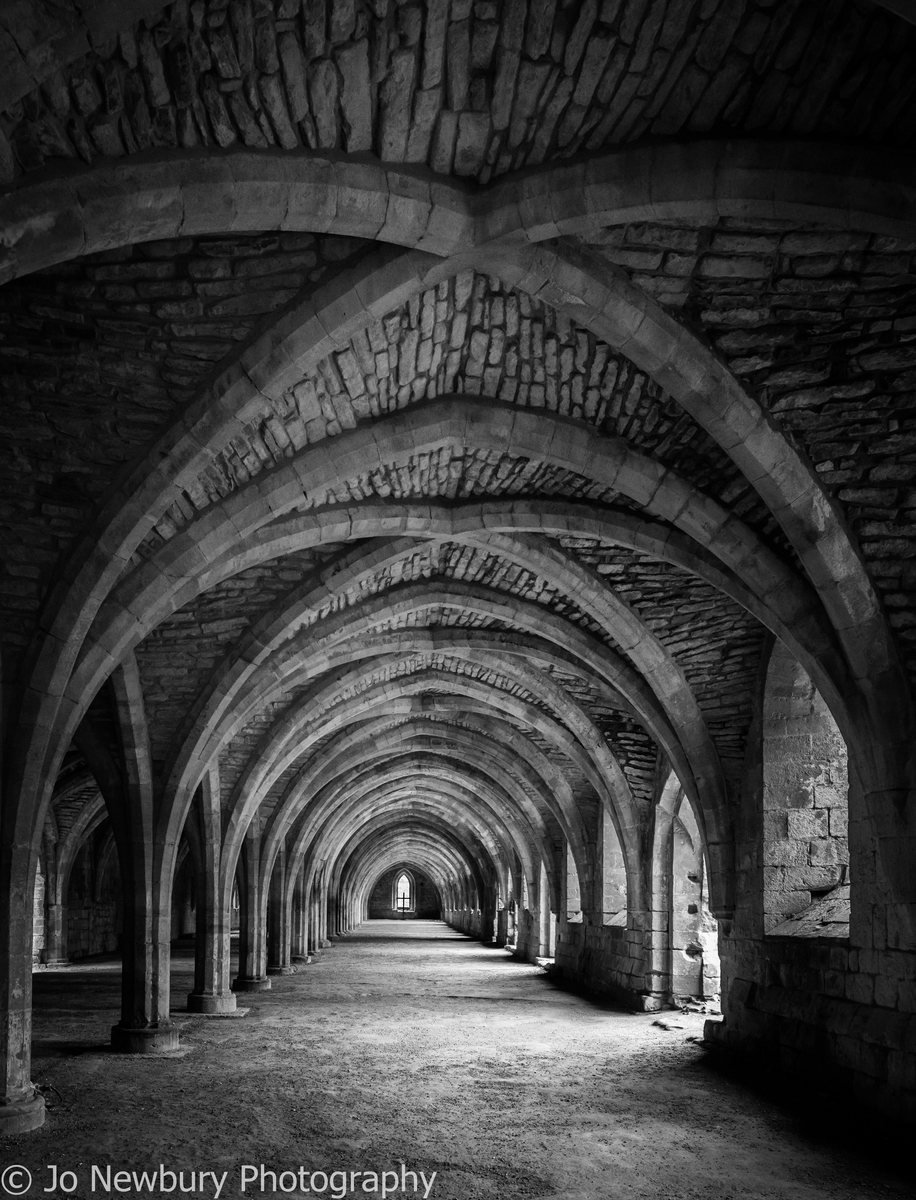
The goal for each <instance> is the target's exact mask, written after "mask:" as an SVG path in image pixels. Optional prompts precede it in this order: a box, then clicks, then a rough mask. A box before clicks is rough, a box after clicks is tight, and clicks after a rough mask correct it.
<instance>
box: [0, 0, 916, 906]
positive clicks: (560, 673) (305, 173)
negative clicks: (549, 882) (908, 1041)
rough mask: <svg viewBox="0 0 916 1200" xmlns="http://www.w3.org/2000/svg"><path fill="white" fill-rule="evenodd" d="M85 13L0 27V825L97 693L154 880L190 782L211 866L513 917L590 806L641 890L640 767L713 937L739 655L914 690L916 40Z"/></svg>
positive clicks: (682, 24) (577, 13)
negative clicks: (490, 878) (465, 869)
mask: <svg viewBox="0 0 916 1200" xmlns="http://www.w3.org/2000/svg"><path fill="white" fill-rule="evenodd" d="M35 7H36V8H37V7H38V6H35ZM87 13H88V16H86V21H87V22H88V32H86V31H85V30H84V31H83V32H82V33H81V32H80V29H79V28H78V23H77V24H73V23H72V22H70V24H68V22H69V21H70V18H69V17H67V16H66V15H61V14H60V13H57V14H56V15H53V18H52V17H51V16H49V21H52V24H51V25H50V26H49V28H51V29H54V28H57V26H54V25H53V21H56V22H57V23H58V26H59V27H60V32H59V34H55V35H54V37H53V38H51V37H50V36H49V35H48V34H47V32H44V33H41V32H40V31H39V29H38V25H37V22H36V24H35V25H34V26H33V27H31V32H29V30H27V29H25V30H24V27H22V26H21V25H20V26H18V33H17V35H16V36H17V38H18V39H19V40H18V41H17V42H16V46H15V48H14V49H11V48H10V47H9V45H7V52H6V57H7V61H8V62H9V63H10V64H13V65H11V67H10V70H9V72H8V79H7V84H6V86H7V88H8V93H7V94H8V97H9V103H8V104H7V106H6V108H5V110H4V112H3V113H2V116H0V177H2V179H3V181H4V183H5V185H6V191H5V192H4V194H3V196H2V197H0V213H2V219H3V222H4V229H5V234H4V238H3V246H2V267H3V271H4V276H3V277H4V278H5V279H6V280H8V282H6V283H5V284H4V286H3V287H2V289H0V338H2V340H0V356H2V363H3V375H4V400H3V406H2V414H0V422H2V432H3V439H2V441H3V445H2V454H3V472H2V479H0V488H2V506H3V509H2V510H3V517H4V525H5V530H6V535H5V536H6V547H5V553H4V567H3V573H2V579H0V601H2V605H3V656H4V674H5V678H6V679H8V680H15V681H16V682H15V687H17V688H19V691H16V690H15V689H14V688H13V689H11V692H10V695H11V696H12V697H15V698H16V702H21V703H22V704H23V712H24V714H25V716H24V725H25V726H26V727H27V728H28V730H29V732H28V736H26V737H24V738H23V740H22V741H21V743H20V744H19V745H18V746H17V748H16V749H15V750H14V751H13V760H14V769H15V771H16V772H18V774H17V775H16V778H17V780H18V784H19V787H20V792H21V795H22V796H23V797H25V798H27V799H24V800H23V805H24V807H23V809H22V811H23V813H35V814H39V815H40V819H41V820H42V821H43V820H44V819H45V817H46V816H47V817H48V819H49V820H52V821H53V820H57V821H58V823H59V824H60V823H61V822H63V823H64V824H65V825H66V828H69V826H70V824H72V822H73V820H74V819H75V818H74V816H73V812H72V811H71V810H72V809H73V805H74V797H75V796H78V795H80V796H82V802H83V803H84V804H89V803H90V802H91V800H92V796H93V793H92V789H91V788H89V789H88V790H86V789H84V791H83V792H81V791H80V789H79V788H78V787H77V788H76V789H75V788H74V785H73V783H72V781H73V779H77V780H79V779H82V778H83V776H82V775H81V774H80V772H81V769H82V768H81V762H82V759H81V757H80V755H79V753H78V752H77V751H76V750H74V749H71V741H72V739H73V737H74V735H75V734H76V732H77V730H78V728H79V727H80V724H81V722H83V721H84V719H85V718H86V710H87V706H88V704H89V702H90V701H91V700H92V698H93V697H97V699H96V711H95V714H94V716H91V717H90V720H94V722H95V728H96V729H101V730H102V733H103V740H104V737H108V740H109V744H111V745H112V746H113V745H114V744H115V742H116V740H117V738H116V735H115V734H114V733H110V734H109V733H106V732H105V730H106V726H105V720H106V717H105V713H106V711H108V713H109V718H108V719H109V721H110V722H111V721H113V718H112V717H111V715H110V714H114V713H115V712H117V711H121V712H122V714H123V711H124V707H125V706H124V703H123V698H122V701H121V702H119V701H118V699H117V695H116V694H115V693H117V688H115V689H114V691H113V693H112V694H111V695H109V693H108V691H107V690H106V689H107V688H108V686H109V685H108V683H107V682H106V681H107V680H108V679H109V677H110V676H112V673H113V672H115V673H116V674H117V673H118V672H120V673H121V674H122V675H125V677H127V678H129V680H131V681H132V686H133V691H131V695H132V697H133V700H132V702H131V705H129V706H128V708H129V709H130V712H131V714H132V717H131V720H132V721H133V726H132V727H133V728H135V730H141V731H142V736H143V737H144V738H145V737H147V736H148V739H149V751H150V762H151V770H152V773H153V777H154V779H155V786H156V789H157V795H158V797H159V805H160V812H159V817H158V820H159V823H160V827H161V837H162V838H163V840H164V841H166V842H167V841H168V839H172V840H173V841H175V842H176V843H177V838H178V836H179V834H180V832H181V827H182V823H183V820H184V817H185V815H186V813H187V811H188V806H189V805H190V803H191V798H192V796H193V794H194V792H195V790H196V789H197V788H198V787H199V786H200V785H201V784H202V782H203V781H205V780H210V782H211V784H212V785H213V786H214V787H215V791H216V793H217V794H218V795H219V797H220V799H221V803H222V808H223V816H222V822H223V831H224V833H225V834H226V838H227V844H230V845H232V846H234V848H235V851H237V850H238V846H239V841H240V838H241V837H242V836H243V835H244V832H245V829H246V828H247V827H248V824H249V822H252V821H254V822H255V823H257V822H258V821H260V822H261V823H262V824H263V826H264V828H265V836H266V837H267V839H268V842H269V843H270V845H271V846H273V850H274V851H276V847H277V846H278V845H279V843H280V841H282V840H283V838H287V837H288V838H289V839H290V842H289V844H290V845H291V844H292V842H293V841H294V840H295V839H297V838H298V839H299V841H298V842H297V845H298V846H299V849H300V850H301V852H302V853H303V854H305V855H306V861H307V862H310V863H312V864H313V866H314V864H315V863H318V862H321V861H331V860H333V859H334V856H335V855H337V854H339V853H341V852H342V851H341V847H344V846H348V847H349V849H348V850H347V853H348V854H356V853H357V851H358V846H357V847H356V848H354V846H353V845H352V844H351V843H350V842H348V841H347V838H348V837H349V836H350V832H351V831H352V828H355V826H350V827H348V826H347V825H346V822H343V824H342V825H341V824H340V821H339V812H340V810H341V806H343V810H344V811H346V812H348V813H349V814H350V817H351V819H352V821H353V822H358V821H362V820H365V822H366V823H367V825H366V828H367V829H368V830H369V833H368V834H367V836H368V837H370V839H371V838H375V837H377V836H378V837H381V836H382V833H379V830H382V831H383V833H384V835H385V836H389V835H391V832H392V830H397V829H400V830H401V832H402V834H403V835H404V836H405V837H407V836H408V832H411V831H414V830H415V829H416V828H418V827H420V828H423V829H426V830H427V832H428V834H429V837H430V838H431V839H432V841H433V842H435V843H436V844H437V845H439V844H440V843H441V844H442V845H444V844H445V843H444V842H443V838H444V837H445V834H444V833H443V829H444V828H445V827H448V826H449V823H451V824H452V825H453V826H454V830H456V831H457V833H456V836H457V837H458V840H459V842H461V843H462V844H463V845H465V847H468V846H471V845H472V844H473V845H475V846H477V845H478V843H479V844H480V845H483V846H485V847H487V849H486V854H485V856H484V857H485V858H487V856H489V857H488V861H490V862H491V863H493V864H500V865H501V866H502V865H504V864H506V863H508V864H509V866H510V867H511V870H512V872H516V871H517V870H518V869H519V866H521V870H522V871H523V873H524V872H525V871H526V870H528V868H529V867H530V865H531V864H532V863H534V862H536V861H537V858H538V856H539V854H541V853H542V852H543V848H544V847H549V848H553V847H556V846H558V845H560V844H561V841H562V838H564V837H565V838H566V839H567V840H568V841H569V843H570V845H571V846H573V847H576V846H579V845H581V844H582V842H583V839H594V837H595V836H596V828H597V825H596V819H597V818H596V813H597V811H598V808H599V806H600V805H605V806H606V807H607V809H608V811H609V812H611V813H612V814H613V816H614V820H615V823H616V828H617V831H618V835H619V837H620V840H621V844H622V847H623V852H624V855H625V856H626V857H627V858H628V861H630V862H631V868H632V870H633V872H634V874H635V876H636V877H638V876H639V874H640V871H641V870H642V867H641V865H640V861H639V860H640V837H641V836H642V832H643V831H644V829H645V826H646V821H647V819H648V808H649V805H650V801H651V798H652V796H653V794H654V790H655V791H657V788H658V781H659V779H662V778H664V777H665V776H666V775H667V774H668V773H669V772H670V771H672V770H673V771H675V773H676V774H677V776H678V778H679V779H680V781H681V784H682V785H683V787H684V788H685V789H686V791H687V793H688V794H689V795H690V796H691V797H692V799H693V800H694V801H695V803H696V805H697V809H698V812H699V814H700V818H701V823H702V825H703V828H704V832H705V834H706V837H707V838H708V840H709V842H710V845H711V848H712V853H713V860H712V861H713V870H714V876H713V884H714V889H715V891H714V895H715V900H716V903H717V905H718V906H719V908H720V909H721V910H722V911H725V910H727V909H728V906H729V903H730V901H729V892H730V889H731V888H732V887H733V884H734V877H733V876H730V875H729V873H728V871H727V870H725V863H726V860H727V859H728V856H729V850H728V849H727V847H728V845H729V828H730V821H731V806H732V804H733V802H734V797H735V795H736V793H737V788H738V782H739V779H740V774H741V770H742V764H743V756H744V749H745V743H746V738H747V733H748V727H749V722H750V720H751V716H752V708H753V704H752V700H753V694H754V689H755V686H756V679H757V672H758V669H759V664H760V661H761V653H762V648H763V647H764V644H765V641H766V638H767V635H768V631H769V633H772V634H775V635H776V636H779V637H781V638H782V639H783V640H785V641H786V643H787V644H788V645H789V646H790V648H791V649H792V650H793V653H795V654H796V655H797V656H798V658H799V659H800V661H801V662H802V663H803V664H804V665H805V666H806V667H807V668H808V669H809V671H810V673H811V675H812V677H813V678H814V679H815V681H816V682H817V685H818V687H819V688H821V690H822V691H823V693H824V694H825V696H827V697H828V698H829V699H830V700H831V701H835V700H837V698H839V701H840V703H839V707H840V708H842V704H847V705H848V706H849V708H850V710H851V709H854V708H857V707H861V705H862V703H864V700H863V699H862V698H863V697H867V698H868V699H869V700H872V699H874V698H875V697H878V698H879V700H880V697H881V695H882V694H885V695H887V696H890V694H891V691H892V690H893V689H890V690H889V689H888V686H887V684H888V680H891V681H892V682H893V681H896V680H897V679H898V676H899V675H900V672H901V671H902V670H903V669H904V668H906V669H908V670H909V671H910V673H911V674H912V673H913V672H914V671H916V646H914V639H916V574H914V566H913V564H914V561H916V560H914V557H913V555H914V546H916V537H914V532H916V501H914V496H916V490H914V489H916V425H914V404H913V386H914V383H913V375H912V373H913V367H914V362H916V359H914V355H916V350H914V349H913V348H912V346H913V339H914V338H916V303H914V301H916V272H914V261H913V260H914V255H916V243H914V242H912V241H910V240H908V237H909V236H911V235H910V233H909V229H910V217H911V214H910V212H909V209H908V207H907V205H908V200H909V195H910V194H911V192H907V191H906V188H907V187H908V186H909V184H908V182H907V181H908V180H909V176H906V179H905V180H904V181H902V179H903V176H902V175H901V170H902V168H901V167H900V163H901V156H904V155H906V154H908V153H909V148H910V147H911V145H912V140H913V136H914V132H916V69H914V68H916V57H914V54H913V47H914V36H916V35H914V31H913V30H912V29H911V27H910V26H909V25H908V24H907V23H906V22H905V21H903V20H901V19H899V18H898V17H896V16H894V15H892V14H890V13H888V12H886V11H884V10H883V9H881V8H878V7H876V6H875V5H873V4H870V3H866V2H864V0H862V2H854V3H853V2H847V3H836V4H834V3H831V4H827V3H821V4H814V3H807V4H806V3H795V2H792V0H790V2H784V3H776V4H774V3H772V2H770V0H757V2H754V3H750V2H749V3H745V2H743V0H741V2H736V3H732V2H731V0H718V2H717V0H692V2H681V0H676V2H675V0H603V2H602V3H599V2H598V0H584V2H583V3H579V2H578V0H577V2H574V3H563V2H562V0H527V2H526V0H504V2H502V3H500V2H497V0H477V2H472V0H451V3H430V4H425V3H418V2H413V3H401V4H397V3H394V2H388V0H371V2H361V0H336V2H335V3H333V4H332V3H327V4H325V3H312V2H311V0H309V3H302V4H301V5H300V3H299V0H276V3H270V2H269V0H251V2H247V0H229V2H228V3H227V2H226V0H209V2H208V3H204V2H202V0H196V2H194V3H190V4H188V3H176V4H173V5H170V6H167V7H162V6H159V5H156V4H151V3H147V4H134V5H125V6H124V13H125V17H127V16H128V15H129V16H130V20H129V21H128V20H126V19H125V20H124V22H123V24H118V23H117V22H114V21H113V19H112V18H103V17H102V16H101V15H98V14H96V15H95V16H93V13H94V10H92V9H87ZM74 20H75V18H74ZM93 22H94V23H93ZM106 22H107V23H106ZM29 38H31V41H29ZM81 39H82V40H81ZM49 47H50V48H49ZM52 51H53V52H52ZM17 55H18V58H17V57H16V56H17ZM14 66H15V69H13V67H14ZM36 80H37V81H38V86H34V82H35V81H36ZM30 82H31V83H32V86H26V85H27V84H28V83H30ZM792 139H796V140H792ZM865 147H868V149H865ZM876 147H877V149H876ZM882 147H884V148H886V151H887V153H886V154H884V153H882V151H881V148H882ZM906 170H908V167H907V168H906ZM519 172H522V173H521V174H519ZM119 686H122V685H119ZM128 690H129V691H130V689H128ZM119 703H120V710H119ZM106 706H107V708H106ZM890 708H893V709H894V711H893V712H891V711H890ZM905 710H906V706H905V705H904V706H899V707H898V706H896V705H891V703H890V701H889V700H888V701H886V702H885V705H884V708H881V706H880V703H879V704H878V705H877V707H876V711H875V716H874V720H875V723H876V725H881V726H882V728H883V730H884V733H885V734H886V735H887V737H888V739H889V742H890V744H891V745H892V746H893V747H896V748H897V749H898V750H899V752H900V754H901V755H903V754H904V751H902V750H900V747H904V746H907V745H909V744H910V743H909V733H908V729H909V726H908V725H907V721H908V720H909V713H908V711H905ZM122 723H123V722H122ZM128 724H130V722H128ZM114 728H115V725H114V724H113V723H112V724H111V729H112V730H113V729H114ZM36 731H37V732H36ZM893 753H894V752H893V751H889V758H893ZM65 755H69V757H67V758H65ZM62 767H63V768H65V769H64V772H63V774H62V775H61V780H60V785H59V787H58V789H57V790H58V800H57V801H56V802H55V803H54V805H53V806H52V807H49V804H50V801H51V797H52V793H53V792H54V781H55V779H57V777H58V772H59V771H60V770H61V768H62ZM437 805H438V807H437ZM68 806H69V807H68ZM67 814H68V815H67ZM335 814H337V815H336V816H335ZM386 814H387V816H386ZM23 819H24V820H25V819H26V818H25V817H23ZM93 819H94V818H93ZM309 819H310V820H312V825H311V826H309V824H308V820H309ZM87 820H88V818H87ZM335 821H337V824H335ZM373 821H381V822H382V823H381V824H380V825H373V824H372V822H373ZM67 822H69V824H68V823H67ZM297 822H298V824H297ZM386 822H387V823H386ZM475 822H476V824H475ZM316 830H317V832H315V831H316ZM271 838H273V841H272V842H270V839H271ZM233 839H235V840H234V842H233ZM309 839H311V841H310V840H309ZM462 839H463V841H462ZM539 847H540V849H539ZM443 853H444V851H443ZM309 855H311V858H309V857H308V856H309ZM372 861H373V863H374V867H373V869H375V868H376V867H378V865H379V862H380V861H381V860H378V859H374V860H372ZM315 869H317V868H315ZM495 869H496V868H495V867H494V870H495ZM434 874H435V872H434Z"/></svg>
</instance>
